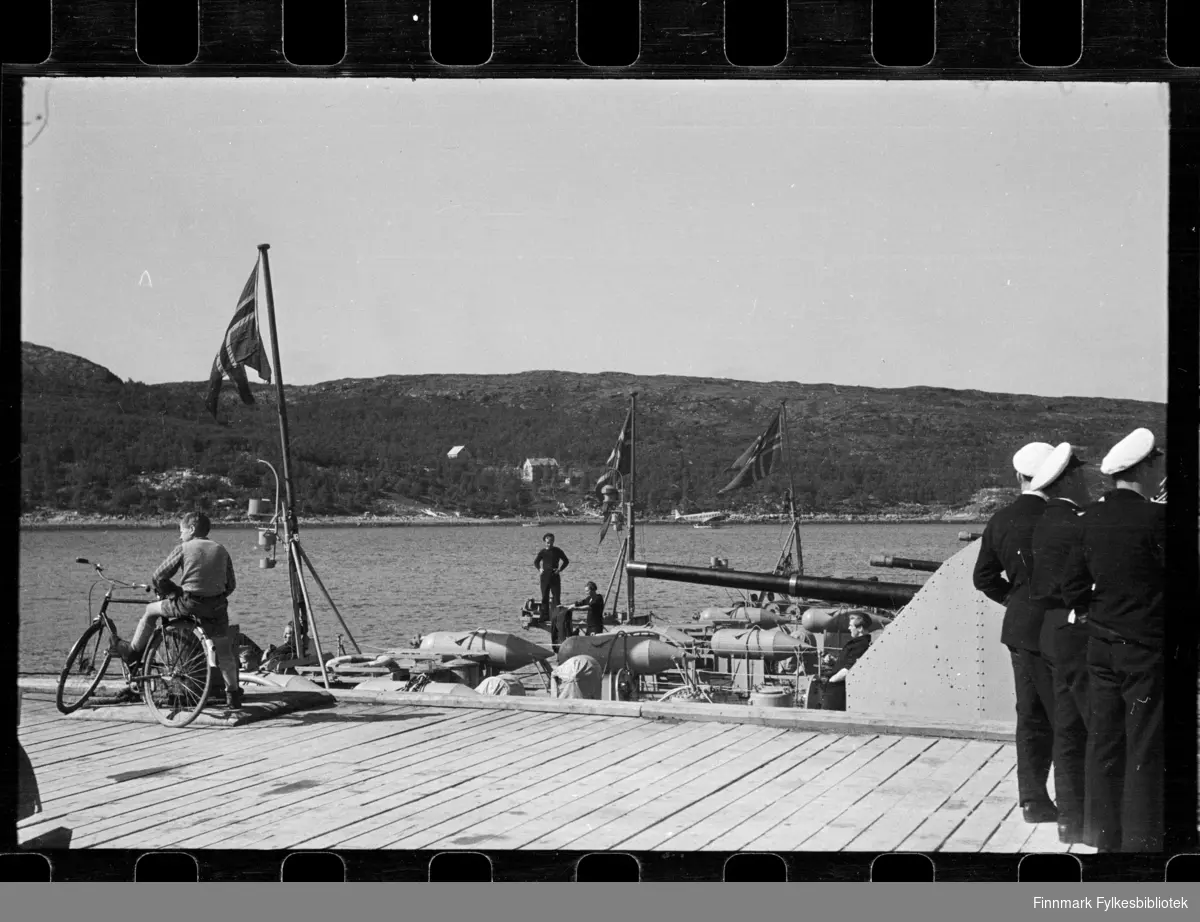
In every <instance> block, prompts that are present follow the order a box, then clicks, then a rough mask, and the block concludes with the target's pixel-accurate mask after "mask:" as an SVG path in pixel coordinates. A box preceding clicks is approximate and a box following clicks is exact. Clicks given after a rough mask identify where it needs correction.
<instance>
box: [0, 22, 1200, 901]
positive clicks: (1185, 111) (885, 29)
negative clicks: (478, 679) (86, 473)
mask: <svg viewBox="0 0 1200 922" xmlns="http://www.w3.org/2000/svg"><path fill="white" fill-rule="evenodd" d="M1037 5H1038V6H1039V7H1041V8H1042V9H1043V11H1044V10H1045V8H1046V6H1053V7H1054V10H1052V13H1053V14H1054V15H1052V16H1050V17H1048V18H1044V19H1043V20H1041V22H1040V24H1039V28H1048V29H1049V32H1047V33H1044V34H1041V35H1035V34H1033V33H1034V32H1035V30H1032V29H1031V28H1030V23H1031V22H1033V19H1032V15H1031V12H1030V11H1031V10H1032V9H1033V8H1034V6H1035V4H1033V3H1030V2H1029V0H1025V2H1024V3H1022V2H1021V0H959V2H951V0H942V2H936V3H935V2H934V0H925V2H907V0H874V2H873V0H778V2H774V3H772V2H769V0H768V2H763V3H758V4H747V5H746V6H744V7H740V8H741V9H743V10H746V9H751V12H749V13H740V14H739V13H735V12H734V11H735V10H736V9H738V8H739V7H735V6H734V5H733V4H732V3H720V2H708V3H699V2H690V0H642V2H640V3H639V2H637V0H632V2H628V3H621V2H616V0H614V2H609V3H600V2H590V0H576V2H573V0H557V2H556V0H491V2H488V0H482V2H479V3H471V2H460V3H457V4H453V5H452V4H451V3H450V2H449V0H394V2H389V3H386V4H383V3H379V2H376V0H332V2H325V3H309V4H303V5H301V4H299V3H297V2H296V0H291V2H290V3H289V2H283V0H204V2H200V3H198V4H197V5H196V7H195V19H194V24H193V23H192V20H191V19H190V18H189V17H188V16H183V17H180V15H179V8H178V7H176V9H175V10H174V11H172V13H171V14H170V15H169V16H168V17H167V18H165V19H164V18H163V17H161V16H160V17H159V18H158V19H155V18H154V15H155V14H154V13H153V12H152V11H154V10H155V9H156V8H157V9H158V10H159V12H161V10H162V9H163V7H165V5H163V4H149V3H144V4H142V5H141V6H140V7H139V4H138V3H137V2H136V0H57V2H54V3H53V4H52V5H51V4H50V3H46V2H42V3H40V4H37V3H35V4H33V5H32V6H30V7H28V8H27V9H26V11H25V16H24V18H23V20H18V22H19V25H18V26H17V27H16V28H15V29H14V30H12V31H10V33H9V38H8V39H7V40H6V42H7V44H6V48H9V49H13V48H15V49H16V53H15V54H10V53H9V52H8V51H6V53H5V58H6V60H8V61H17V60H24V61H34V62H37V63H24V64H6V66H5V69H4V70H5V76H6V78H9V79H6V81H5V83H6V86H5V101H6V103H7V102H12V101H17V100H19V91H18V90H16V89H15V88H14V86H13V83H12V80H18V81H19V79H20V78H21V77H23V76H56V75H64V76H87V75H106V76H118V75H156V76H169V75H179V76H221V75H235V74H236V75H250V74H264V75H278V76H311V77H329V76H353V75H367V74H370V75H394V76H405V77H408V76H412V77H416V76H424V77H442V78H447V77H449V78H454V77H465V78H471V79H474V78H479V77H543V78H544V77H573V78H589V77H592V78H594V77H600V78H609V79H611V78H623V77H624V78H633V79H645V78H656V77H657V78H662V77H667V78H676V79H678V78H688V77H693V78H694V77H702V78H705V79H789V78H792V79H794V78H806V77H807V78H822V79H847V78H849V79H864V78H865V79H878V78H881V77H886V78H888V79H946V78H951V79H953V78H961V79H1035V80H1046V79H1049V80H1061V81H1074V80H1146V81H1167V82H1170V83H1172V84H1174V85H1175V86H1174V89H1173V92H1172V98H1171V103H1172V147H1171V206H1170V207H1171V218H1170V223H1171V227H1170V243H1169V249H1170V252H1171V270H1170V279H1169V288H1170V303H1171V310H1172V318H1171V321H1172V328H1171V335H1172V346H1171V364H1172V376H1173V377H1172V393H1188V394H1190V395H1194V394H1195V392H1196V387H1197V373H1196V364H1197V360H1196V356H1195V345H1194V344H1195V342H1196V341H1197V334H1198V332H1200V329H1198V325H1197V321H1196V313H1197V310H1196V309H1197V306H1198V305H1200V296H1198V295H1200V257H1198V255H1197V254H1198V248H1197V231H1196V225H1197V223H1198V222H1200V91H1198V90H1197V89H1196V85H1195V84H1196V80H1197V77H1198V76H1200V34H1198V33H1200V29H1198V28H1197V23H1198V22H1200V18H1198V16H1197V9H1198V8H1200V5H1197V4H1194V3H1192V2H1190V0H1137V2H1127V0H1126V2H1123V0H1090V2H1087V3H1086V4H1085V3H1083V2H1078V0H1077V2H1076V3H1072V2H1064V3H1052V2H1051V0H1044V2H1043V0H1039V3H1038V4H1037ZM179 6H182V5H179ZM452 6H453V8H455V9H457V10H458V11H459V12H458V14H455V15H454V16H453V17H452V15H451V13H450V12H449V11H450V10H451V9H452ZM301 9H303V10H305V12H304V13H300V12H298V11H299V10H301ZM289 11H292V12H291V13H289ZM439 13H440V14H441V16H442V17H444V19H439ZM622 17H624V18H623V19H622ZM443 22H444V23H445V25H443V24H442V23H443ZM139 30H140V32H139ZM139 35H141V37H142V38H141V41H139ZM149 36H155V38H154V40H153V41H147V38H148V37H149ZM47 38H48V41H46V40H45V39H47ZM14 42H15V44H14ZM1034 47H1037V48H1038V52H1037V53H1034V52H1033V51H1032V49H1033V48H1034ZM30 48H32V49H33V51H32V52H30V51H29V49H30ZM38 48H43V49H44V51H43V52H42V53H40V54H39V52H38V51H37V49H38ZM1039 55H1040V57H1039ZM6 108H7V109H8V114H9V117H8V118H6V126H5V129H6V139H5V150H6V155H7V153H8V152H10V151H13V150H14V146H13V144H12V132H11V131H10V130H9V129H10V127H11V126H10V124H7V123H9V122H10V121H11V113H12V112H13V109H12V107H11V106H6ZM17 111H19V105H18V106H17ZM16 150H17V157H16V158H13V157H9V156H6V158H5V159H6V162H7V166H8V168H9V170H8V171H6V179H5V183H6V187H7V186H9V185H10V180H11V177H12V175H13V174H12V172H11V170H12V167H13V165H14V160H15V162H16V163H19V144H18V145H17V147H16ZM17 182H18V184H19V179H18V180H17ZM11 233H12V230H11V225H10V224H8V223H6V225H5V237H6V239H11V238H10V237H9V235H10V234H11ZM18 233H19V231H18ZM6 249H7V247H6ZM10 252H11V250H10ZM18 252H19V251H18ZM7 258H8V257H6V261H7ZM11 278H12V277H11V276H10V282H9V283H8V284H12V282H11ZM1180 368H1182V369H1183V371H1182V373H1181V372H1180V371H1179V369H1180ZM1195 425H1196V406H1195V403H1194V396H1193V400H1191V401H1189V402H1188V404H1187V406H1184V405H1183V404H1182V402H1180V401H1176V400H1174V399H1173V400H1172V405H1171V408H1170V410H1169V429H1170V430H1172V431H1173V430H1175V429H1178V430H1179V431H1180V432H1182V431H1183V430H1184V429H1188V430H1189V431H1194V428H1195ZM1171 443H1172V445H1173V446H1180V450H1173V452H1172V462H1173V464H1174V465H1177V466H1178V468H1179V474H1178V476H1179V479H1180V480H1182V481H1183V483H1182V484H1181V486H1183V487H1184V489H1182V490H1180V491H1179V494H1177V495H1179V496H1189V495H1190V496H1193V497H1194V495H1195V467H1196V460H1197V459H1196V455H1195V453H1194V452H1195V445H1194V442H1192V443H1191V447H1190V448H1188V447H1187V446H1188V440H1186V439H1183V438H1178V439H1177V438H1172V439H1171ZM1176 476H1177V474H1176V471H1175V470H1174V469H1173V470H1172V473H1171V477H1172V479H1173V480H1174V479H1175V478H1176ZM1193 501H1194V500H1193ZM1172 506H1173V508H1172V510H1171V514H1172V517H1173V520H1174V525H1175V526H1177V529H1176V530H1174V531H1173V534H1175V533H1178V534H1185V533H1186V534H1187V535H1188V536H1189V542H1190V543H1188V542H1183V543H1176V544H1173V548H1172V551H1171V554H1172V556H1173V557H1174V558H1175V561H1176V563H1178V564H1180V565H1181V566H1184V567H1186V568H1187V572H1193V571H1192V568H1193V567H1194V566H1195V525H1194V523H1195V515H1196V512H1195V508H1194V506H1191V505H1190V504H1189V505H1187V508H1184V504H1182V503H1180V504H1172ZM1189 516H1190V517H1189ZM1179 601H1181V602H1183V603H1186V604H1190V605H1192V606H1194V596H1191V595H1187V596H1181V597H1180V599H1179ZM1188 630H1190V631H1191V633H1190V635H1189V636H1190V643H1191V645H1192V647H1193V648H1194V645H1195V629H1194V626H1193V627H1190V628H1188ZM1180 639H1187V638H1180ZM14 665H15V663H14ZM1183 673H1186V674H1183ZM1183 673H1180V674H1177V675H1176V676H1175V680H1174V689H1175V691H1176V692H1178V693H1181V694H1182V695H1183V699H1184V700H1187V699H1189V698H1190V700H1191V701H1192V703H1193V707H1192V708H1191V709H1190V710H1188V711H1187V713H1181V714H1178V715H1177V717H1178V718H1180V719H1179V720H1178V721H1172V724H1173V726H1174V727H1176V728H1179V729H1188V730H1190V734H1188V733H1185V734H1184V735H1183V736H1182V737H1179V736H1176V737H1172V736H1170V735H1169V736H1168V746H1169V747H1172V748H1174V749H1175V750H1176V752H1175V755H1176V756H1177V758H1174V759H1172V763H1173V764H1174V765H1175V766H1176V768H1177V769H1182V770H1183V771H1182V774H1183V775H1184V776H1185V779H1184V783H1185V785H1189V784H1190V787H1191V795H1192V799H1191V801H1190V804H1191V806H1192V808H1194V806H1195V787H1194V781H1195V768H1196V761H1195V760H1196V753H1195V734H1194V731H1195V726H1196V723H1195V719H1196V712H1195V708H1194V702H1195V663H1194V662H1193V663H1191V664H1190V669H1189V670H1183ZM1176 700H1179V699H1176ZM1185 710H1186V709H1185ZM1189 721H1190V722H1189ZM1189 750H1190V754H1189ZM1178 757H1182V761H1180V758H1178ZM1189 777H1190V781H1188V778H1189ZM1191 812H1193V813H1194V809H1193V810H1192V811H1191ZM10 841H11V840H10ZM66 844H67V843H65V842H54V841H47V842H44V843H40V844H38V845H37V846H36V850H26V851H21V852H7V853H4V854H2V855H0V879H3V880H9V881H19V880H34V881H36V880H56V881H72V880H76V881H85V880H86V881H101V880H113V881H118V880H119V881H184V880H207V881H244V880H262V881H276V880H284V881H292V880H296V881H341V880H347V881H425V880H434V881H438V880H441V881H485V880H495V881H504V880H512V881H574V880H578V881H589V880H595V881H635V880H642V881H718V880H727V881H768V882H769V881H801V880H804V881H821V880H825V881H892V880H906V881H945V882H953V881H979V882H983V881H1002V882H1007V881H1027V882H1032V881H1064V882H1070V881H1093V880H1122V881H1144V882H1156V881H1196V880H1200V854H1195V853H1185V854H1177V855H1174V856H1173V857H1172V856H1159V855H1144V856H1143V855H1084V856H1074V855H995V854H991V855H955V854H937V855H934V856H928V855H919V854H886V855H871V854H855V853H838V854H813V853H789V854H782V855H780V854H770V853H766V854H745V853H743V854H730V853H718V852H713V853H708V852H693V853H686V854H682V853H670V852H648V853H636V854H629V853H621V852H606V853H594V854H587V853H564V852H498V853H486V854H485V853H481V852H469V851H468V852H448V853H440V854H430V853H419V852H416V853H414V852H344V853H335V852H296V853H281V852H236V853H234V852H220V851H214V852H200V853H197V854H195V855H192V854H188V853H186V852H150V853H144V854H143V853H138V852H132V851H120V852H117V851H89V852H72V851H67V850H66V849H65V846H66Z"/></svg>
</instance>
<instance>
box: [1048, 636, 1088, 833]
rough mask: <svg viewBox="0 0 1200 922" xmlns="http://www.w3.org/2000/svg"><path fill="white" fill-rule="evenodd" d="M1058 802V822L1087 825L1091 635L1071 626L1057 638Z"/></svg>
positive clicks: (1054, 666)
mask: <svg viewBox="0 0 1200 922" xmlns="http://www.w3.org/2000/svg"><path fill="white" fill-rule="evenodd" d="M1053 675H1054V800H1055V802H1056V803H1057V805H1058V821H1059V822H1060V823H1070V824H1071V825H1072V826H1075V827H1082V825H1083V812H1084V811H1083V798H1084V773H1085V768H1084V766H1085V765H1086V763H1087V723H1086V716H1085V715H1086V708H1087V635H1086V634H1084V633H1082V632H1081V631H1079V630H1078V629H1077V628H1074V627H1072V626H1070V625H1067V626H1066V627H1060V628H1058V629H1057V630H1056V632H1055V638H1054V660H1053Z"/></svg>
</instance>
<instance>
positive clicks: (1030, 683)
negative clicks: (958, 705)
mask: <svg viewBox="0 0 1200 922" xmlns="http://www.w3.org/2000/svg"><path fill="white" fill-rule="evenodd" d="M1008 652H1009V654H1010V656H1011V657H1012V664H1013V681H1014V683H1015V686H1016V692H1017V791H1018V798H1019V800H1020V802H1021V804H1022V805H1024V804H1031V803H1040V804H1046V803H1050V794H1049V792H1048V791H1047V790H1046V779H1047V778H1048V777H1049V776H1050V762H1051V759H1052V757H1053V753H1054V724H1053V721H1052V718H1051V715H1052V714H1053V712H1054V710H1053V709H1054V703H1053V702H1054V680H1053V678H1052V676H1051V673H1050V664H1049V662H1048V661H1047V660H1046V659H1044V658H1043V657H1042V655H1041V654H1040V653H1037V652H1035V651H1033V650H1018V649H1016V648H1013V647H1009V651H1008Z"/></svg>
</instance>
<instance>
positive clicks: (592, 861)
mask: <svg viewBox="0 0 1200 922" xmlns="http://www.w3.org/2000/svg"><path fill="white" fill-rule="evenodd" d="M0 880H4V881H6V882H19V881H27V882H38V881H43V882H51V881H53V882H72V881H96V882H99V881H124V882H129V881H133V882H139V883H179V882H196V881H200V882H205V881H209V882H242V881H260V882H272V881H281V882H301V881H308V882H329V883H340V882H389V883H390V882H395V883H403V882H414V883H415V882H426V881H432V882H443V883H447V882H464V883H470V882H504V881H512V882H564V883H566V882H579V883H586V882H615V883H626V882H627V883H638V882H646V883H649V882H688V881H697V882H700V881H725V882H730V883H787V882H801V881H803V882H820V881H838V882H847V883H852V882H864V883H865V882H874V883H884V882H887V883H891V882H910V883H939V882H940V883H1012V882H1016V883H1091V882H1096V881H1122V882H1130V883H1138V882H1140V883H1147V884H1150V883H1195V882H1197V881H1200V854H1194V853H1185V854H1180V855H1175V856H1171V857H1168V858H1164V857H1162V856H1159V855H1072V854H1053V855H1051V854H1029V855H995V854H972V855H965V854H938V855H932V856H931V855H924V854H915V853H899V852H894V853H889V854H881V855H875V854H869V853H818V852H791V853H787V854H777V853H773V852H740V853H730V852H686V853H685V852H665V851H664V852H620V851H610V852H557V851H555V852H544V851H505V852H480V851H452V852H436V853H435V852H412V851H395V852H388V851H342V852H335V851H296V852H290V853H289V852H280V851H262V852H250V851H238V852H231V851H220V850H213V851H209V852H196V853H194V854H193V853H189V852H187V851H161V852H142V853H139V852H136V851H129V850H102V849H101V850H88V851H86V852H67V851H62V850H47V851H41V852H32V851H29V852H9V853H5V854H3V855H0Z"/></svg>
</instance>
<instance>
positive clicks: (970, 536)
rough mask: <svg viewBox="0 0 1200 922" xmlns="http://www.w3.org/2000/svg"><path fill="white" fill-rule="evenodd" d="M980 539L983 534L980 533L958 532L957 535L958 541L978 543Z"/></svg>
mask: <svg viewBox="0 0 1200 922" xmlns="http://www.w3.org/2000/svg"><path fill="white" fill-rule="evenodd" d="M982 537H983V532H981V531H960V532H959V533H958V540H959V541H978V540H979V539H980V538H982Z"/></svg>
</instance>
